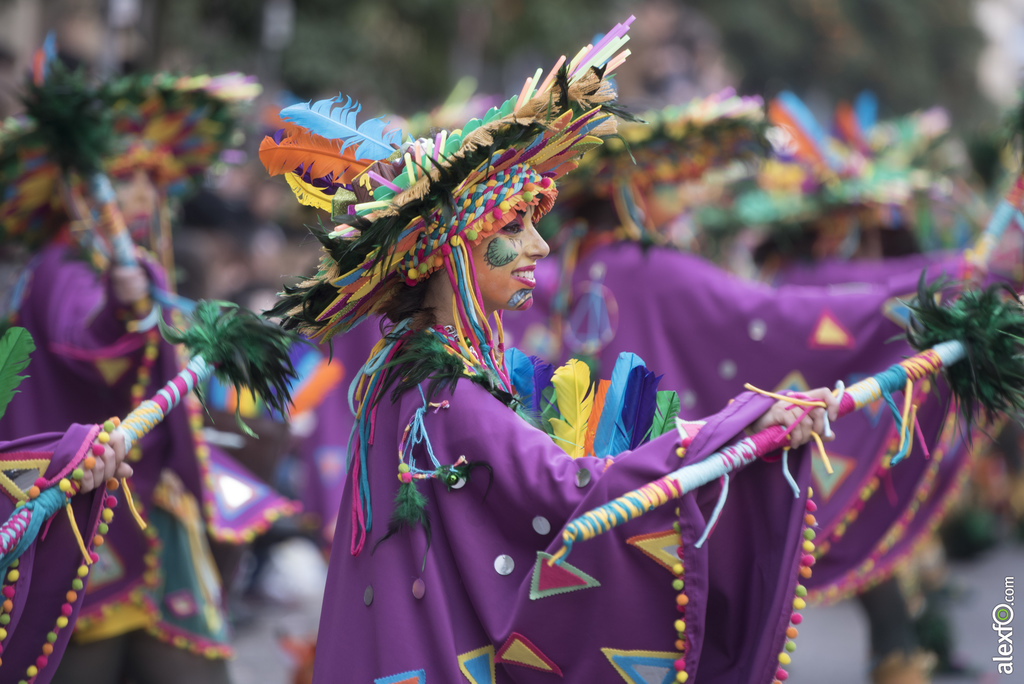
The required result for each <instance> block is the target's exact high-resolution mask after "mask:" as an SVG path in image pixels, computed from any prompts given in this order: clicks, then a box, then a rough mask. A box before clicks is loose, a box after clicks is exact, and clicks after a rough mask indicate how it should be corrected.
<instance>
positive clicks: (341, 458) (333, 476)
mask: <svg viewBox="0 0 1024 684" xmlns="http://www.w3.org/2000/svg"><path fill="white" fill-rule="evenodd" d="M313 460H314V461H316V469H317V471H319V473H320V477H321V478H323V480H324V482H325V483H326V484H327V485H328V486H333V485H336V484H338V483H339V482H341V479H342V478H343V477H344V476H345V447H341V446H323V447H320V448H319V449H317V450H316V452H315V453H314V454H313Z"/></svg>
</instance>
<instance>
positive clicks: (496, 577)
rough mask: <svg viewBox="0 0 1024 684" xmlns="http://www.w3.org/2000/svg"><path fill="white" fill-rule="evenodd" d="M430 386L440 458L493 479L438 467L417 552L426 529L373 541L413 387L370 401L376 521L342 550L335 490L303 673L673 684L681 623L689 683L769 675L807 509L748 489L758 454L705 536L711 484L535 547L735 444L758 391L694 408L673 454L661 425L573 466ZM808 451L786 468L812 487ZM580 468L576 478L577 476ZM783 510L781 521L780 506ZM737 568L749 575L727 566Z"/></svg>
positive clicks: (528, 434) (507, 413) (757, 484)
mask: <svg viewBox="0 0 1024 684" xmlns="http://www.w3.org/2000/svg"><path fill="white" fill-rule="evenodd" d="M442 399H447V401H448V406H447V408H445V409H439V410H437V411H429V412H427V413H426V415H425V416H424V417H423V425H424V427H425V429H426V432H427V435H428V437H429V441H430V444H431V447H432V450H433V454H434V455H435V456H436V457H437V458H438V460H439V462H440V463H442V464H453V463H455V462H456V460H457V459H458V458H459V457H460V456H465V458H466V459H468V461H469V462H470V463H486V464H487V465H488V466H490V470H491V473H490V474H488V472H487V469H485V468H482V467H481V468H476V469H474V470H472V471H471V473H470V475H469V477H468V481H467V482H466V483H465V484H464V486H460V487H457V488H454V489H452V490H447V489H446V488H445V486H444V485H443V484H442V483H440V482H439V481H437V480H425V481H421V482H420V483H419V484H418V488H419V490H420V491H421V492H422V493H423V494H425V495H426V497H427V499H428V503H427V506H426V510H427V513H428V514H429V518H430V525H431V530H432V536H431V540H430V544H429V548H428V545H427V538H426V534H425V532H424V530H423V528H422V527H416V528H414V529H411V530H409V529H406V530H403V531H401V532H399V533H397V534H396V535H394V536H393V537H391V538H389V539H387V540H384V541H383V542H381V543H380V544H379V546H376V545H377V544H378V542H380V540H381V538H382V537H383V536H384V534H385V532H386V529H387V520H388V516H389V515H390V513H391V511H392V510H393V508H394V505H395V504H394V499H395V496H396V492H397V489H398V480H397V478H396V475H397V462H396V461H395V459H394V455H395V454H396V453H397V451H398V448H399V441H400V439H401V437H402V434H403V431H404V428H405V426H406V425H407V424H408V423H409V421H410V419H411V418H412V416H413V414H414V412H415V411H416V409H418V408H421V406H422V400H421V399H420V397H419V394H418V393H417V392H407V393H405V394H404V395H403V396H402V398H401V399H400V400H399V401H398V402H397V404H394V405H392V404H390V403H389V402H388V401H387V400H386V399H385V401H384V402H382V404H381V405H380V406H379V408H378V410H377V413H376V420H375V427H374V442H373V444H372V446H371V447H370V450H369V456H368V459H367V469H368V478H369V490H370V496H371V508H372V510H373V514H374V517H373V525H372V528H371V530H370V531H369V533H368V539H367V541H366V545H365V547H364V549H363V551H362V552H361V553H360V554H358V555H352V552H351V550H350V543H349V542H350V539H351V538H352V537H351V535H353V534H354V532H355V528H354V527H353V525H354V518H353V513H352V511H353V510H356V509H357V508H358V505H356V506H355V508H354V507H353V504H354V503H355V502H354V501H353V489H352V488H346V490H345V494H344V497H343V499H342V506H341V515H340V518H339V523H338V531H337V534H336V537H335V539H336V543H335V544H334V548H333V553H332V557H331V564H330V571H329V574H328V581H327V593H326V595H325V598H324V605H323V611H322V617H321V623H320V632H319V644H320V648H319V649H318V651H317V659H316V668H315V671H314V681H316V682H334V681H342V680H343V681H353V682H374V683H375V684H396V683H398V682H402V683H405V682H415V683H416V684H423V683H424V682H458V681H466V680H468V681H471V682H477V683H479V684H487V683H492V682H493V683H498V682H545V681H553V680H554V678H553V677H552V674H560V675H561V676H562V677H563V679H564V680H565V681H571V682H596V681H604V682H607V681H619V679H620V678H621V680H623V681H627V682H634V683H636V684H640V683H642V682H647V681H657V682H662V681H666V682H667V681H672V680H674V678H675V662H676V659H678V658H679V654H678V652H677V651H676V638H677V636H676V629H675V627H673V623H674V621H676V620H677V619H680V618H682V619H684V620H685V626H684V627H683V629H684V632H685V636H686V647H685V648H686V652H685V653H686V654H685V667H686V669H687V671H688V672H689V673H690V676H691V677H694V676H697V677H700V681H709V682H736V681H764V682H768V681H770V680H771V678H772V677H773V676H774V674H775V670H776V667H777V662H778V661H777V655H778V653H779V652H780V651H781V650H782V645H783V641H784V640H785V635H784V630H785V628H786V626H788V624H789V621H790V617H791V613H792V610H793V605H792V604H793V600H794V598H793V592H794V590H795V586H796V579H797V568H798V565H799V561H800V558H801V554H800V551H799V549H800V545H801V544H802V542H803V537H802V536H801V520H802V517H803V508H802V506H801V502H799V501H798V502H794V500H793V495H792V493H790V492H789V491H781V490H772V489H766V488H763V487H762V486H761V480H762V479H764V478H766V477H768V476H769V473H767V472H765V469H766V468H770V467H771V466H769V465H768V464H755V465H754V466H752V467H751V468H748V469H747V470H746V471H744V472H741V473H739V474H738V475H737V476H736V477H735V478H734V479H733V482H732V485H731V488H732V491H733V494H732V495H731V496H730V502H731V504H732V505H730V506H728V507H727V508H726V511H725V512H724V513H723V515H722V517H721V519H720V520H719V522H718V525H717V528H716V531H715V533H714V536H713V537H712V539H711V543H710V544H709V545H705V546H704V547H703V548H701V549H698V548H696V547H695V546H694V542H695V541H696V540H697V538H698V537H699V536H700V534H701V533H702V532H703V530H704V527H705V525H706V522H707V517H708V515H709V514H710V511H711V508H712V507H713V504H714V499H715V497H716V496H717V488H716V487H709V488H705V490H704V491H702V492H700V493H699V494H697V495H687V496H685V497H684V498H683V499H681V500H680V501H679V503H678V506H679V516H678V517H677V516H676V515H674V514H673V510H672V509H673V508H674V506H672V505H666V506H663V507H661V508H659V509H657V510H656V511H654V512H651V513H649V514H647V515H645V516H643V517H642V518H640V519H639V520H635V521H632V522H629V523H626V524H624V525H622V526H621V527H618V528H616V529H614V530H612V531H610V532H608V533H606V534H604V535H601V536H599V537H597V538H595V539H592V540H590V541H586V542H577V544H576V546H575V547H574V549H573V551H572V554H571V555H570V556H569V557H568V558H567V559H566V564H565V565H563V566H561V567H560V568H559V567H556V568H555V569H550V568H549V567H548V566H547V564H546V563H545V559H546V558H547V557H548V556H547V555H546V554H553V553H555V552H556V551H557V550H558V549H559V547H560V545H561V544H560V530H561V529H562V527H563V526H564V525H565V524H566V523H567V522H568V521H569V520H570V519H572V518H574V517H576V516H578V515H580V514H582V513H584V512H586V511H588V510H590V509H592V508H595V507H598V506H601V505H602V504H605V503H607V502H608V501H609V500H610V499H612V498H614V497H616V496H619V495H621V494H623V493H625V492H627V491H629V490H632V489H634V488H637V487H640V486H642V485H644V484H647V483H648V482H650V481H652V480H655V479H657V478H658V477H660V476H662V475H664V474H666V473H668V472H669V471H671V470H674V469H675V468H677V467H679V466H680V465H685V464H688V463H692V462H695V461H697V460H700V459H701V458H703V457H704V456H706V455H708V454H709V453H711V452H712V451H714V450H715V449H717V448H719V447H721V446H722V445H724V444H726V443H728V442H730V441H732V440H733V439H734V438H735V437H736V435H737V434H738V433H739V432H741V431H742V430H743V428H744V427H745V426H747V425H749V424H750V423H751V422H752V421H753V420H755V419H756V418H757V417H758V416H759V415H760V414H761V413H763V412H764V411H765V410H766V409H767V407H768V406H769V405H770V404H771V401H770V400H768V399H766V398H764V397H760V396H757V395H753V394H750V393H745V394H742V395H740V396H739V397H737V398H736V399H735V401H733V402H732V403H730V404H728V405H727V406H726V407H725V409H723V410H722V411H721V412H719V413H717V414H715V415H713V416H711V417H709V418H707V419H706V423H705V424H704V425H703V426H702V427H701V428H700V429H699V431H698V432H696V436H695V437H694V438H693V440H692V442H691V443H690V444H689V446H688V448H687V450H686V452H685V457H684V458H683V459H682V460H680V458H679V457H678V456H677V455H676V446H677V445H678V444H679V437H678V435H675V434H669V435H665V436H662V437H659V438H657V439H655V440H653V441H651V442H650V443H649V444H646V445H644V446H642V447H640V448H638V449H636V450H634V451H632V452H626V453H623V454H619V455H617V456H615V457H614V458H612V459H595V458H582V459H578V460H575V461H573V460H571V459H570V458H569V457H568V456H566V454H565V453H564V452H563V451H562V450H560V449H559V448H557V447H556V446H555V445H554V444H553V443H552V441H551V439H550V438H549V437H548V436H547V435H545V434H544V433H543V432H540V431H539V430H536V429H535V428H533V427H531V426H530V425H528V424H527V423H526V422H525V421H524V420H523V419H522V418H520V417H519V416H518V415H516V414H515V413H514V412H513V411H511V410H510V409H508V408H507V407H505V406H504V405H503V404H502V403H501V402H499V401H498V400H497V399H495V398H494V397H492V396H491V395H490V394H489V393H487V392H486V391H485V390H483V389H482V388H480V387H479V386H477V385H475V384H473V383H471V382H469V381H465V380H464V381H461V382H459V383H458V385H457V387H456V389H455V390H454V392H453V393H452V394H451V395H443V396H441V397H439V398H437V399H435V400H436V401H440V400H442ZM723 403H724V402H723ZM414 454H415V458H416V460H417V462H418V463H419V464H420V467H430V466H429V460H428V456H427V454H426V451H425V448H424V447H423V445H422V444H420V445H418V446H417V447H416V451H415V452H414ZM801 463H802V465H801V467H800V472H799V473H798V476H799V477H801V478H802V479H803V480H806V479H807V477H808V475H809V461H808V460H806V459H803V460H802V461H801ZM583 470H586V471H587V473H588V475H589V480H588V481H586V480H579V479H578V476H577V472H578V471H583ZM584 482H585V484H584ZM581 484H582V486H580V485H581ZM783 504H785V505H788V506H789V507H790V509H791V511H790V513H789V514H783V515H780V514H778V511H779V510H780V508H781V507H782V506H783ZM750 520H755V521H756V522H757V527H756V529H754V528H752V527H751V525H750ZM675 521H678V522H679V523H680V533H679V534H676V533H674V532H673V529H672V525H673V522H675ZM680 536H681V538H682V548H683V565H684V566H685V567H684V569H683V575H682V577H683V579H684V580H685V587H684V592H683V593H685V595H686V597H687V603H686V604H685V611H680V610H677V608H676V596H677V591H676V590H675V589H674V588H673V586H672V582H673V579H674V574H673V572H672V570H671V568H672V565H673V564H674V563H675V562H676V560H675V556H674V554H675V553H676V551H677V548H678V545H679V540H680ZM719 539H721V540H722V541H723V542H725V541H729V542H730V543H721V544H719V543H716V542H717V540H719ZM739 540H742V541H739ZM737 542H738V543H737ZM709 547H710V548H709ZM736 567H742V568H744V569H745V570H746V571H745V572H743V573H737V572H734V571H731V570H732V569H734V568H736ZM751 569H754V570H753V574H752V573H751ZM752 577H753V578H755V581H751V578H752ZM779 587H788V589H789V591H788V593H780V592H779V591H778V588H779ZM698 668H699V670H698ZM650 677H654V678H653V679H651V678H650Z"/></svg>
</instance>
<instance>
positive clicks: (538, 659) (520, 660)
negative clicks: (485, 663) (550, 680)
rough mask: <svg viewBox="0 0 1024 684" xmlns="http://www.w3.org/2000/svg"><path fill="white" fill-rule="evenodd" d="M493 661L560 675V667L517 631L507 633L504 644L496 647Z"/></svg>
mask: <svg viewBox="0 0 1024 684" xmlns="http://www.w3.org/2000/svg"><path fill="white" fill-rule="evenodd" d="M494 661H495V662H497V663H506V664H511V665H522V666H523V667H529V668H531V669H533V670H540V671H541V672H551V673H553V674H557V675H558V676H559V677H561V676H562V669H561V668H560V667H558V665H556V664H555V663H553V662H552V661H551V659H550V658H548V657H547V656H546V655H544V654H543V653H541V650H540V649H539V648H537V647H536V646H535V645H534V644H533V642H531V641H530V640H529V639H527V638H526V637H524V636H523V635H522V634H519V633H518V632H512V633H511V634H510V635H509V637H508V639H507V640H506V641H505V644H504V645H503V646H502V647H501V648H500V649H498V653H497V655H496V656H495V658H494Z"/></svg>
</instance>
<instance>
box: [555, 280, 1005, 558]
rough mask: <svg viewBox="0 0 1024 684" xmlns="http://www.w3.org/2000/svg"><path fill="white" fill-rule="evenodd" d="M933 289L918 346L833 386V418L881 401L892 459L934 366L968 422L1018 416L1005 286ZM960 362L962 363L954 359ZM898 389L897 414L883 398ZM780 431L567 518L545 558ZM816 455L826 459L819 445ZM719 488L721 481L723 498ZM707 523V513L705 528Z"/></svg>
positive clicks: (768, 442) (735, 460)
mask: <svg viewBox="0 0 1024 684" xmlns="http://www.w3.org/2000/svg"><path fill="white" fill-rule="evenodd" d="M939 293H940V286H933V287H928V286H926V285H925V282H924V278H923V277H922V279H921V283H920V286H919V290H918V296H917V299H916V301H915V302H914V303H913V304H912V305H911V308H912V309H913V311H914V318H912V324H911V327H910V328H909V330H908V332H907V339H908V341H909V342H910V344H911V345H913V346H914V348H916V349H919V350H921V351H920V352H919V353H918V354H916V355H915V356H912V357H910V358H908V359H906V360H904V361H902V362H900V363H898V364H895V365H893V366H891V367H889V368H887V369H886V370H884V371H882V372H881V373H879V374H877V375H875V376H873V377H869V378H867V379H865V380H862V381H861V382H858V383H857V384H855V385H852V386H851V387H848V388H845V390H844V389H843V388H842V387H840V388H839V389H838V390H836V392H837V393H838V396H839V398H840V403H839V414H840V415H846V414H849V413H852V412H853V411H857V410H860V409H862V408H864V407H865V406H867V405H868V404H870V403H871V402H873V401H875V400H877V399H880V398H881V399H884V400H885V401H886V403H887V404H888V405H889V407H890V409H891V410H892V411H893V415H894V417H896V419H897V420H898V421H899V424H900V448H899V451H898V453H897V454H896V456H894V458H893V462H894V463H896V462H898V461H900V460H901V459H902V458H904V457H905V456H906V455H907V454H908V453H909V451H910V447H911V444H912V442H913V428H914V424H915V423H914V418H913V415H912V412H911V407H910V397H911V393H912V384H913V383H914V382H916V381H919V380H922V379H923V378H925V377H927V376H929V375H933V374H936V373H938V372H939V371H940V370H944V371H945V375H946V378H947V380H948V381H949V384H950V388H951V389H952V391H953V393H954V395H955V396H956V397H957V399H958V401H959V402H960V407H961V411H962V413H963V416H964V418H965V420H966V421H967V422H968V425H970V423H971V421H972V419H973V417H974V416H975V415H976V411H977V410H978V409H979V408H981V409H984V410H985V411H986V412H987V413H989V414H995V413H1003V412H1009V413H1012V414H1018V413H1019V412H1020V411H1021V409H1024V389H1022V388H1024V312H1022V311H1021V306H1020V303H1019V302H1018V301H1017V299H1016V296H1014V295H1013V292H1012V291H1011V290H1008V288H1000V287H991V288H989V289H986V290H984V291H981V292H975V291H967V292H964V293H962V294H961V295H960V296H959V297H958V298H957V299H956V300H954V301H953V302H951V303H948V304H944V305H940V304H936V302H935V299H936V295H937V294H939ZM1008 295H1009V296H1008ZM964 360H967V363H959V362H961V361H964ZM901 390H902V391H903V392H904V408H903V411H902V413H901V412H900V411H899V409H897V407H896V404H895V402H894V401H893V399H892V396H891V395H892V393H893V392H898V391H901ZM791 401H792V403H793V404H794V405H796V406H802V407H808V408H809V407H813V406H819V405H820V406H823V404H819V403H816V402H807V401H803V400H801V399H799V398H792V399H791ZM787 435H788V430H786V429H784V428H782V427H779V426H773V427H771V428H768V429H766V430H763V431H761V432H758V433H757V434H755V435H753V436H751V437H747V438H745V439H742V440H740V441H739V442H737V443H736V444H733V445H731V446H728V447H726V448H725V449H722V450H720V451H718V452H716V453H714V454H712V455H710V456H708V457H707V458H706V459H704V460H703V461H701V462H700V463H697V464H693V465H690V466H686V467H684V468H680V469H679V470H676V471H675V472H672V473H670V474H668V475H666V476H665V477H662V478H659V479H658V480H655V481H654V482H652V483H650V484H649V485H647V486H645V487H641V488H640V489H637V490H634V491H632V492H629V493H628V494H625V495H623V496H621V497H618V498H616V499H615V500H613V501H611V502H609V503H607V504H605V505H604V506H601V507H600V508H597V509H594V510H593V511H590V512H589V513H587V514H585V515H583V516H581V517H579V518H577V519H575V520H573V521H571V522H570V523H569V524H568V525H567V526H566V527H565V529H564V530H563V532H562V540H563V544H564V548H563V550H562V551H560V552H559V553H558V554H556V555H555V558H553V559H552V561H553V562H561V561H564V559H565V557H566V556H567V555H568V552H569V551H570V550H571V549H572V546H573V544H574V543H575V542H576V541H577V540H583V541H585V540H587V539H592V538H593V537H595V536H597V535H599V534H602V533H604V532H606V531H607V530H609V529H611V528H613V527H616V526H618V525H621V524H622V523H625V522H627V521H629V520H633V519H635V518H638V517H640V516H642V515H643V514H644V513H646V512H648V511H650V510H652V509H654V508H656V507H658V506H661V505H664V504H666V503H668V502H669V501H671V500H673V499H678V498H680V497H682V496H683V495H684V494H686V493H688V492H691V491H694V490H695V489H697V488H698V487H700V486H702V485H705V484H707V483H709V482H713V481H714V480H717V479H719V478H725V481H726V482H728V475H729V473H731V472H733V471H736V470H738V469H740V468H742V467H743V466H746V465H748V464H750V463H752V462H753V461H755V460H756V459H758V458H759V457H763V456H766V455H768V454H769V453H771V452H773V451H776V450H778V449H786V448H787V447H786V445H787V441H788V440H787ZM683 436H684V437H685V432H684V433H683ZM684 441H685V439H684ZM683 448H685V446H684V447H683ZM822 456H823V458H826V457H825V455H824V450H822ZM727 491H728V488H727V486H723V496H724V494H725V492H727ZM797 494H798V492H797ZM718 510H720V506H719V507H717V508H716V512H717V511H718ZM713 524H714V518H712V520H711V522H710V524H709V525H713ZM705 536H706V535H705Z"/></svg>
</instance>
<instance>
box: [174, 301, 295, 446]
mask: <svg viewBox="0 0 1024 684" xmlns="http://www.w3.org/2000/svg"><path fill="white" fill-rule="evenodd" d="M191 319H192V320H191V325H190V326H189V327H188V328H187V329H185V330H179V329H177V328H174V327H172V326H169V325H167V324H165V323H164V322H163V320H161V321H160V332H161V333H162V334H163V336H164V338H165V339H166V340H167V341H168V342H170V343H171V344H183V345H185V347H186V348H187V349H188V351H189V354H190V355H191V356H202V357H203V359H204V360H205V361H206V362H207V363H208V364H210V365H212V366H214V374H215V375H216V376H217V377H218V379H220V380H221V381H222V382H224V383H225V384H228V383H230V384H232V385H234V387H235V391H236V392H241V391H242V388H243V387H245V388H247V389H248V390H249V391H251V392H254V393H255V394H257V395H259V396H260V398H261V399H263V401H264V403H266V405H267V406H268V407H269V408H271V409H273V410H275V411H278V412H280V413H286V412H287V407H288V405H289V404H291V401H292V398H291V391H290V387H291V384H292V382H293V381H294V379H295V377H296V373H295V367H294V366H293V365H292V362H291V359H290V358H289V354H288V352H289V350H290V349H291V347H292V345H293V344H295V343H296V342H298V341H300V340H301V339H302V338H300V337H299V336H298V335H296V334H295V333H291V332H288V331H286V330H284V329H282V328H281V327H280V326H277V325H274V324H273V323H270V322H269V321H266V320H264V319H262V318H260V317H259V316H257V315H256V314H254V313H252V312H251V311H248V310H246V309H243V308H241V307H239V306H237V305H235V304H231V303H229V302H209V301H204V302H199V303H198V304H197V305H196V308H195V311H194V312H193V313H192V316H191ZM236 417H238V415H237V414H236ZM239 422H240V421H239ZM240 424H241V422H240ZM242 427H243V429H244V430H247V428H245V427H244V426H242Z"/></svg>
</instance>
